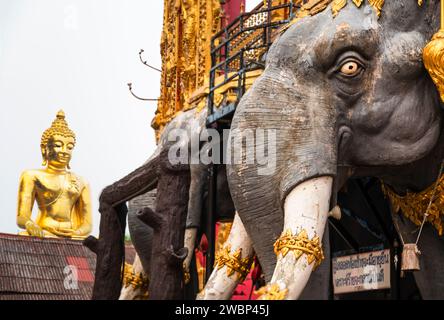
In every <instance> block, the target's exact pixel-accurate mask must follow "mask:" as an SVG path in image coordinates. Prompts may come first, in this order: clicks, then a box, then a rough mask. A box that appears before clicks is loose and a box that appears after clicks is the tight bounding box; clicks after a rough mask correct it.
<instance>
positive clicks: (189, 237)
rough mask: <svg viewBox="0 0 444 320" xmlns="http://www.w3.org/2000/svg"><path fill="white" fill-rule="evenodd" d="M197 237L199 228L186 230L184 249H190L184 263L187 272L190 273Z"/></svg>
mask: <svg viewBox="0 0 444 320" xmlns="http://www.w3.org/2000/svg"><path fill="white" fill-rule="evenodd" d="M196 237H197V228H188V229H185V237H184V247H185V248H187V249H188V255H187V257H186V258H185V260H184V262H183V269H184V271H185V272H190V265H191V259H192V258H193V253H194V244H195V242H196Z"/></svg>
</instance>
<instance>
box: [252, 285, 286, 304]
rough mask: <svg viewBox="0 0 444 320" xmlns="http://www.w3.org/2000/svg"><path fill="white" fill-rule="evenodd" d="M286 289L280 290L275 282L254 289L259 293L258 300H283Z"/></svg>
mask: <svg viewBox="0 0 444 320" xmlns="http://www.w3.org/2000/svg"><path fill="white" fill-rule="evenodd" d="M287 293H288V289H284V290H281V288H280V287H279V285H278V284H277V283H273V284H268V285H266V286H265V287H262V288H260V289H259V290H257V291H256V294H258V295H260V297H259V298H258V299H259V300H284V299H285V297H286V296H287Z"/></svg>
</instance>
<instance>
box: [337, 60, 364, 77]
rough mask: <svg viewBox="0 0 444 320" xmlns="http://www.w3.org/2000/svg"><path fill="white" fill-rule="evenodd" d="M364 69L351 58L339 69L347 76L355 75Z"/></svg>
mask: <svg viewBox="0 0 444 320" xmlns="http://www.w3.org/2000/svg"><path fill="white" fill-rule="evenodd" d="M362 69H363V68H362V66H361V65H360V64H359V63H358V62H356V61H350V60H349V61H346V62H345V63H343V64H342V66H341V67H340V69H339V71H340V73H341V74H342V75H344V76H346V77H353V76H356V75H358V74H359V73H360V72H361V70H362Z"/></svg>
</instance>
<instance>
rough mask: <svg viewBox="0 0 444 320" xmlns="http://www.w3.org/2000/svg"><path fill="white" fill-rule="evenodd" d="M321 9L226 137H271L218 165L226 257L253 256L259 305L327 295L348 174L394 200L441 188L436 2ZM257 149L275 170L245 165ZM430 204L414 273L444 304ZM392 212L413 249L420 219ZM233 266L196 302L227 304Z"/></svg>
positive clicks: (281, 43) (443, 147) (277, 44)
mask: <svg viewBox="0 0 444 320" xmlns="http://www.w3.org/2000/svg"><path fill="white" fill-rule="evenodd" d="M318 3H319V6H321V7H322V6H324V7H323V8H321V9H320V8H319V6H318V8H317V12H315V13H313V14H306V15H304V16H301V17H300V18H298V19H297V20H296V21H295V23H293V24H292V25H291V26H290V27H289V28H288V29H287V30H286V31H285V32H283V33H282V34H281V35H280V36H279V38H278V39H276V40H275V41H274V43H273V45H272V47H271V48H270V50H269V52H268V54H267V61H266V68H265V70H264V72H263V73H262V75H261V76H260V77H259V78H258V79H257V80H256V81H255V82H254V84H253V86H252V87H251V88H250V90H249V91H247V93H246V94H245V95H244V96H243V98H242V100H241V102H240V104H239V105H238V107H237V109H236V111H235V114H234V117H233V120H232V124H231V132H230V139H231V140H232V141H235V140H236V139H237V141H243V137H244V136H245V135H246V133H247V132H255V131H257V130H259V129H260V130H265V132H267V131H274V132H275V133H276V134H275V139H274V140H273V139H268V138H266V139H265V141H264V140H262V141H254V143H253V145H251V143H248V144H247V143H242V145H239V144H235V147H236V148H238V149H240V150H241V151H242V155H241V156H240V157H239V161H233V162H232V163H231V164H229V165H228V166H227V175H228V183H229V188H230V192H231V195H232V197H233V201H234V204H235V207H236V210H237V214H236V217H235V219H234V223H233V227H232V232H231V234H230V236H229V239H228V244H227V246H228V247H227V248H229V249H228V251H227V254H226V257H225V261H234V260H236V259H237V260H236V261H237V262H238V267H239V265H242V264H243V263H245V264H246V262H247V261H248V259H250V258H251V256H252V254H253V251H254V252H255V254H256V255H257V257H258V259H259V261H260V263H261V266H262V268H263V271H264V273H265V278H266V281H267V283H268V284H267V285H266V286H265V287H264V288H262V289H261V290H260V292H261V293H262V296H261V298H263V299H289V300H290V299H297V298H301V297H304V295H305V294H306V293H307V289H308V288H314V289H312V290H310V292H311V297H313V298H318V299H322V298H328V293H327V292H328V286H329V285H330V282H331V280H330V263H329V262H330V261H329V256H328V251H329V249H328V236H327V235H326V233H325V232H327V230H328V228H326V222H327V219H328V217H329V213H330V212H331V209H332V208H334V207H335V205H336V194H337V192H338V190H339V189H340V188H341V187H342V186H343V185H344V184H345V182H346V181H347V180H348V179H350V178H354V177H376V178H379V179H381V180H382V181H383V182H384V185H385V187H386V188H387V190H390V193H391V194H392V197H391V198H393V197H397V198H396V199H398V201H400V202H402V201H406V200H405V199H406V198H403V197H402V195H406V194H407V193H418V192H421V191H422V190H424V189H426V188H427V187H429V186H432V188H433V186H437V189H436V192H442V191H441V180H442V179H441V177H440V166H441V163H442V161H443V159H444V135H443V129H442V119H443V109H442V103H441V100H440V97H439V94H438V91H437V88H436V86H435V84H434V83H433V81H432V78H431V77H430V75H429V74H428V72H427V70H426V69H425V67H424V63H423V48H424V47H425V46H426V44H427V43H428V42H429V41H430V39H431V37H432V36H433V34H434V33H435V32H436V31H437V30H438V29H439V17H440V8H439V5H440V3H439V1H436V0H430V1H424V3H422V1H419V2H418V1H416V0H403V1H385V2H384V1H383V0H380V1H353V2H352V1H346V0H344V1H318ZM303 8H304V7H303ZM267 139H268V140H267ZM264 144H265V145H274V148H275V157H276V167H275V169H274V170H272V172H265V173H264V172H262V171H261V170H260V169H261V165H260V164H258V163H257V162H256V161H248V159H249V156H252V157H254V155H255V149H256V148H257V147H261V146H263V145H264ZM436 181H437V182H436ZM435 182H436V183H435ZM421 194H422V193H421ZM399 195H401V196H399ZM437 195H439V196H440V197H442V196H441V195H440V194H437ZM429 198H430V196H429ZM433 201H435V200H434V199H430V203H432V202H433ZM436 201H440V200H436ZM427 202H428V200H427ZM431 207H432V208H431V210H434V211H435V217H436V220H434V221H433V224H432V223H429V221H430V219H427V222H426V223H425V224H424V226H423V228H422V231H421V232H422V234H421V237H420V241H419V243H418V245H419V247H420V251H421V255H420V257H419V259H420V265H421V271H417V272H415V273H414V277H415V281H416V284H417V286H418V288H419V291H420V293H421V296H422V298H424V299H443V298H444V275H443V273H442V270H443V268H444V254H443V252H444V242H443V240H442V239H441V238H440V233H441V232H440V231H439V226H440V221H441V219H442V215H443V214H444V212H443V210H444V208H443V207H442V206H441V207H438V206H436V205H434V204H432V206H431ZM401 208H402V206H401ZM392 209H393V210H392V216H393V218H394V219H396V220H395V223H396V224H397V227H398V232H399V233H400V237H401V238H402V239H404V240H405V241H406V242H408V241H410V242H412V241H413V242H414V240H415V238H416V237H417V235H418V229H419V226H418V223H417V222H418V221H416V223H415V221H413V220H412V219H407V218H404V217H402V216H401V215H400V213H397V212H396V211H397V208H395V206H393V207H392ZM404 213H406V212H404ZM419 214H420V215H421V214H422V215H423V214H424V212H419ZM409 218H412V217H409ZM420 220H421V219H420ZM435 227H436V228H435ZM436 229H438V230H436ZM412 230H413V231H414V232H415V233H414V234H413V235H412ZM441 231H442V230H441ZM239 253H240V254H239ZM230 270H236V271H237V270H240V269H239V268H237V269H236V268H235V266H234V264H233V263H231V264H227V265H225V266H224V267H222V268H216V269H215V270H214V271H213V273H212V275H211V276H210V279H209V281H208V282H207V284H206V287H205V289H204V290H203V292H201V293H200V295H199V297H198V298H199V299H227V298H229V297H230V295H231V293H232V290H233V289H234V287H235V286H236V285H237V283H238V280H239V277H238V275H237V273H236V272H234V273H232V272H227V271H230ZM316 288H317V289H316ZM313 292H315V293H316V294H313Z"/></svg>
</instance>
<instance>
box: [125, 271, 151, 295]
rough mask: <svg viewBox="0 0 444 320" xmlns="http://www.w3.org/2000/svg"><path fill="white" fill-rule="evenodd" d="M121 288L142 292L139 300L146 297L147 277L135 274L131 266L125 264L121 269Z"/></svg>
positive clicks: (140, 273)
mask: <svg viewBox="0 0 444 320" xmlns="http://www.w3.org/2000/svg"><path fill="white" fill-rule="evenodd" d="M123 286H124V287H125V288H127V287H129V286H131V287H132V288H133V289H134V290H137V289H140V290H141V291H142V295H141V296H140V298H141V299H146V298H147V297H148V287H149V279H148V276H146V275H144V274H143V273H142V272H139V273H136V272H135V271H134V270H133V266H132V265H130V264H129V263H126V262H125V267H124V269H123Z"/></svg>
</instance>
